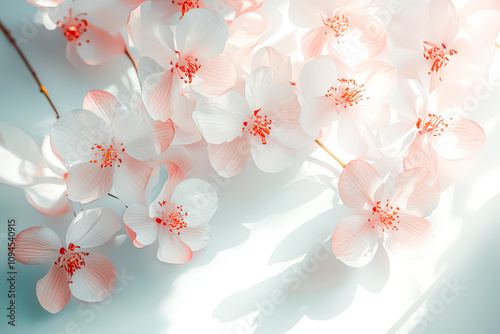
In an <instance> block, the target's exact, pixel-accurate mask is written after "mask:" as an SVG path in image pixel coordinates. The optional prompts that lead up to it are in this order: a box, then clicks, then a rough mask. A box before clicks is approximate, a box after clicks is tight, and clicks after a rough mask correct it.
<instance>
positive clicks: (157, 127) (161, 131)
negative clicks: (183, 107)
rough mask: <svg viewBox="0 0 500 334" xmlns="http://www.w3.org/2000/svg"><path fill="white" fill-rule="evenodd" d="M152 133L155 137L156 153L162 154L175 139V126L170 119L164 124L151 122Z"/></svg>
mask: <svg viewBox="0 0 500 334" xmlns="http://www.w3.org/2000/svg"><path fill="white" fill-rule="evenodd" d="M153 131H154V133H155V135H156V146H157V147H158V151H159V152H158V153H160V154H161V153H163V152H165V150H166V149H167V148H168V147H169V146H170V144H171V143H172V141H173V140H174V137H175V126H174V122H172V120H171V119H169V120H167V121H166V122H162V121H155V122H153Z"/></svg>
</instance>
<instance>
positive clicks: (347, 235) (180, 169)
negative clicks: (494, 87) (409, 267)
mask: <svg viewBox="0 0 500 334" xmlns="http://www.w3.org/2000/svg"><path fill="white" fill-rule="evenodd" d="M28 2H30V3H32V4H33V5H35V6H38V7H39V9H38V13H37V16H36V20H37V21H38V22H39V23H40V24H43V25H44V26H45V27H46V28H47V29H50V30H55V31H56V32H57V33H58V34H60V35H61V38H64V39H65V40H67V47H66V54H67V58H68V61H70V62H71V63H74V64H78V63H82V62H83V63H85V64H87V65H99V64H103V63H104V64H105V63H106V62H109V61H111V60H112V59H113V58H114V57H118V56H120V55H122V54H126V55H127V56H128V57H129V58H130V60H131V61H132V62H133V63H134V65H135V66H136V70H137V75H138V80H139V84H140V91H136V92H131V93H130V92H126V93H127V94H129V93H130V94H129V95H130V96H131V98H130V99H128V100H126V101H120V100H119V99H118V98H117V97H115V96H113V95H112V94H110V93H109V92H106V91H102V90H92V91H90V92H88V93H87V95H86V96H85V97H84V98H83V104H82V105H81V107H80V105H78V109H75V110H73V111H69V112H65V113H63V114H62V116H61V117H60V118H59V119H57V121H55V122H54V124H53V125H52V129H51V130H50V136H47V137H46V138H45V140H44V142H43V144H42V147H41V149H39V148H38V147H37V145H36V144H35V142H34V141H33V139H31V138H30V137H29V136H28V135H26V134H25V133H23V132H22V131H21V130H19V129H17V128H15V127H13V126H10V125H8V124H5V123H0V156H1V157H2V170H1V171H0V181H1V182H3V183H7V184H9V185H12V186H17V187H20V188H22V189H23V190H24V191H25V193H26V198H27V200H28V201H29V202H30V204H32V205H33V206H34V207H35V208H36V209H37V210H39V211H40V212H42V213H44V214H49V215H59V214H63V213H65V212H67V211H68V210H69V209H70V208H71V203H72V202H73V203H74V202H78V203H82V204H86V203H89V202H93V201H96V200H98V199H100V198H103V197H105V196H110V195H111V196H113V197H118V198H119V199H120V200H121V201H122V202H123V203H124V205H125V206H126V209H125V211H124V213H123V216H122V217H118V216H117V215H116V214H115V213H114V212H113V211H111V210H109V209H106V208H98V209H88V210H83V211H82V212H79V213H78V214H75V218H74V219H73V220H72V221H71V223H70V224H69V225H68V230H67V234H66V242H65V243H62V242H61V241H60V239H59V237H58V236H57V235H56V233H55V232H53V231H52V230H51V229H49V228H47V227H42V226H37V227H31V228H28V229H26V230H24V231H22V232H21V233H19V235H18V236H17V237H16V239H15V240H14V244H15V249H16V260H17V261H19V262H21V263H24V264H40V263H47V264H50V270H49V272H48V273H47V275H46V276H44V277H43V278H41V279H40V280H39V281H38V282H37V285H36V293H37V297H38V300H39V301H40V304H41V305H42V307H43V308H45V309H46V310H47V311H49V312H51V313H56V312H59V311H60V310H61V309H62V308H64V307H65V305H66V304H67V303H68V301H69V299H70V297H71V295H73V296H75V297H76V298H78V299H80V300H83V301H86V302H94V301H100V300H103V299H104V298H106V297H107V296H108V295H109V294H110V293H111V289H112V286H113V281H114V276H115V271H114V268H113V265H112V263H111V262H110V261H109V260H108V259H107V258H106V257H104V256H103V255H100V254H99V253H96V252H94V251H93V250H92V249H93V248H95V247H98V246H100V245H102V244H104V243H106V242H109V240H111V239H113V237H114V236H115V234H116V233H117V232H118V231H119V230H121V229H122V226H123V230H124V231H126V234H127V235H128V238H129V239H130V242H131V243H133V245H134V246H136V247H138V248H141V247H145V246H148V245H151V244H153V243H155V241H156V240H157V239H158V246H157V247H158V253H157V257H158V259H159V260H160V261H163V262H166V263H176V264H180V263H185V262H188V261H190V260H191V258H192V257H193V253H194V252H197V251H199V250H201V249H202V248H204V247H205V246H207V245H208V243H209V242H210V239H211V231H210V225H209V222H210V220H211V219H212V217H213V215H214V214H215V212H216V210H217V205H218V195H217V193H216V191H215V189H214V187H213V186H212V185H210V183H209V182H207V181H204V180H202V179H198V178H192V177H190V176H189V174H190V171H191V170H192V164H193V160H192V157H191V152H190V149H189V145H190V144H193V143H200V142H201V143H203V145H205V147H206V151H207V154H208V159H209V161H210V164H211V167H210V168H213V170H215V171H216V172H217V173H218V174H219V175H220V176H221V177H224V178H230V177H233V176H235V175H237V174H239V173H240V172H241V171H242V170H243V169H244V168H245V166H246V165H247V164H248V163H249V161H250V160H252V161H253V162H254V163H255V165H256V166H257V167H258V169H260V170H261V171H262V172H263V173H278V172H281V171H283V170H284V169H286V168H287V167H289V166H290V165H292V164H293V163H294V162H297V160H299V157H300V156H301V155H300V154H297V152H298V151H301V150H302V151H304V150H306V151H307V149H310V148H311V147H314V145H315V141H316V142H318V143H321V140H323V139H325V138H327V137H329V136H333V133H335V137H336V140H337V142H338V145H339V146H340V147H341V148H342V149H343V150H344V151H345V153H348V154H349V155H352V156H353V157H355V159H354V160H352V161H350V162H349V163H347V164H345V165H344V164H343V163H342V167H343V170H342V172H341V174H340V177H339V180H338V190H339V194H340V197H341V199H342V202H343V204H344V205H345V206H347V207H349V208H351V209H352V210H353V214H352V215H350V216H347V217H345V218H344V219H342V220H341V221H340V222H332V225H334V226H335V225H336V228H335V231H334V233H333V236H332V248H333V252H334V254H335V256H336V257H337V258H338V259H339V260H340V261H342V262H344V263H345V264H346V265H349V266H354V267H360V266H364V265H366V264H367V263H369V262H370V261H371V260H372V258H373V256H374V255H375V253H376V251H377V248H378V247H379V245H383V246H384V247H385V248H386V249H387V250H388V251H389V252H391V253H394V254H396V255H400V256H403V257H407V258H419V257H422V256H425V255H426V254H427V253H429V252H430V251H431V250H432V247H433V242H434V234H433V228H432V225H431V223H430V222H429V221H428V220H427V219H426V218H425V217H427V216H429V215H430V214H431V213H432V212H433V210H434V209H435V208H436V207H437V205H438V202H439V197H440V185H439V180H438V177H437V171H438V162H439V160H440V159H441V158H444V159H448V160H457V159H462V158H466V157H468V156H470V155H472V154H474V153H475V152H476V151H477V150H478V149H480V148H481V146H482V145H483V144H484V142H485V140H486V135H485V132H484V131H483V129H482V128H481V126H480V125H479V124H477V123H476V122H474V121H473V120H471V119H470V117H471V113H470V112H469V111H468V110H467V108H466V105H464V102H463V101H464V97H466V96H467V95H468V94H470V92H471V91H472V89H473V87H474V84H475V83H476V80H477V78H483V80H486V81H489V80H490V78H489V68H490V66H491V62H492V59H493V55H494V52H495V38H496V37H497V35H498V33H499V32H500V7H499V6H498V4H497V3H494V2H488V1H476V0H469V1H452V0H424V1H408V2H407V3H405V4H404V6H403V5H401V7H402V8H401V9H400V11H399V12H398V13H393V14H394V15H393V16H392V18H390V20H385V21H384V18H383V17H382V16H380V15H378V13H380V11H382V10H384V4H383V1H372V0H351V1H348V0H315V1H310V0H290V1H289V3H287V6H288V16H289V17H288V18H289V20H290V21H291V24H292V25H293V26H295V27H296V28H297V30H298V31H300V32H301V33H300V34H301V35H300V36H299V38H297V39H296V40H293V41H290V40H287V43H288V44H292V45H286V47H283V45H273V44H272V43H270V42H272V41H273V39H272V36H269V34H272V33H273V32H272V31H268V23H269V22H266V19H265V18H264V15H263V13H264V12H265V11H264V10H265V7H266V3H265V1H264V0H185V1H182V0H173V1H166V0H147V1H141V0H110V1H106V2H102V1H94V0H92V1H90V0H85V1H83V0H28ZM455 2H456V3H455ZM459 2H460V3H459ZM288 18H287V20H288ZM124 32H126V33H124ZM124 37H125V38H124ZM264 41H265V43H264ZM129 50H130V52H129ZM124 95H125V94H124ZM75 106H77V104H76V103H75ZM9 138H16V142H13V141H10V140H9ZM19 143H22V144H19ZM385 159H396V160H397V161H399V165H400V170H399V171H400V173H399V174H398V175H388V173H386V171H383V170H379V171H377V170H376V168H375V167H374V166H372V164H371V163H373V162H377V161H381V160H385ZM211 170H212V169H210V170H207V171H206V172H207V174H208V173H209V172H210V171H211ZM167 176H168V177H167ZM257 209H258V208H257ZM334 209H335V208H334ZM434 223H436V224H438V223H439V222H434Z"/></svg>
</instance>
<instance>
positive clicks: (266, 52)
mask: <svg viewBox="0 0 500 334" xmlns="http://www.w3.org/2000/svg"><path fill="white" fill-rule="evenodd" d="M262 66H266V67H270V68H272V69H273V70H275V71H277V72H279V73H281V74H283V75H284V76H286V77H288V78H291V76H292V68H291V66H290V63H289V62H287V61H286V60H285V58H284V57H283V55H282V54H281V53H280V52H278V51H276V49H274V48H272V47H270V46H264V47H263V48H260V49H259V50H258V51H257V52H256V53H255V55H254V56H253V58H252V67H251V69H252V71H255V70H256V69H258V68H259V67H262Z"/></svg>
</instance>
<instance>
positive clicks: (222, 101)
mask: <svg viewBox="0 0 500 334" xmlns="http://www.w3.org/2000/svg"><path fill="white" fill-rule="evenodd" d="M250 113H251V110H250V107H249V106H248V103H247V101H246V99H245V98H244V97H243V96H241V95H240V94H239V93H236V92H235V91H229V92H227V93H226V94H224V95H222V96H220V97H217V98H212V99H207V100H203V101H201V102H200V103H199V104H197V106H196V109H195V110H194V112H193V119H194V121H195V123H196V125H197V126H198V129H199V130H200V132H201V134H202V135H203V137H204V138H205V140H206V141H207V142H208V143H210V144H222V143H224V142H230V141H232V140H233V139H235V138H236V137H238V136H240V135H241V134H242V128H243V122H245V121H248V119H249V116H250Z"/></svg>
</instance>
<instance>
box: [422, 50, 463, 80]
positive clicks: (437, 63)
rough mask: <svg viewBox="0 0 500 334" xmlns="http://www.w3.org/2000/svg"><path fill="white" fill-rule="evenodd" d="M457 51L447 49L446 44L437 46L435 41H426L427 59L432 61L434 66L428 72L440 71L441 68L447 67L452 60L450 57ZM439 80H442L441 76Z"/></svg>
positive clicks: (425, 55)
mask: <svg viewBox="0 0 500 334" xmlns="http://www.w3.org/2000/svg"><path fill="white" fill-rule="evenodd" d="M457 53H458V52H457V51H456V50H453V49H447V48H446V45H444V44H441V46H437V45H436V44H434V43H429V42H425V41H424V57H425V59H427V60H431V61H432V67H431V70H430V71H429V72H428V74H431V73H432V72H436V73H438V72H439V70H440V69H441V68H443V67H445V66H446V64H448V62H449V61H450V58H448V57H449V56H453V55H455V54H457ZM439 80H441V78H439Z"/></svg>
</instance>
